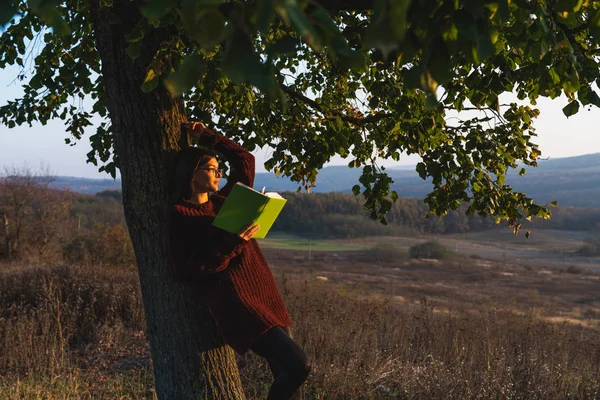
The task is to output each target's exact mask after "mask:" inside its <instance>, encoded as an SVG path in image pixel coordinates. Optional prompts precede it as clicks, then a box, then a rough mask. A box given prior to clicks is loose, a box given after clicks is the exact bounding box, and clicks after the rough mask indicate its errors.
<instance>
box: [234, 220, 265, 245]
mask: <svg viewBox="0 0 600 400" xmlns="http://www.w3.org/2000/svg"><path fill="white" fill-rule="evenodd" d="M259 230H260V225H258V224H255V223H254V222H252V223H250V224H249V225H247V226H246V227H244V228H242V230H241V231H239V232H238V236H239V237H240V238H242V239H244V240H246V241H248V240H250V239H252V236H254V235H255V234H256V232H258V231H259Z"/></svg>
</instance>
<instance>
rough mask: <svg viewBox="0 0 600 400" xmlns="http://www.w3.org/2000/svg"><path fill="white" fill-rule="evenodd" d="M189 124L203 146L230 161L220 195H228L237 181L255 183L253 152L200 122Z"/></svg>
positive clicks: (247, 183)
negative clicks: (228, 170) (227, 175)
mask: <svg viewBox="0 0 600 400" xmlns="http://www.w3.org/2000/svg"><path fill="white" fill-rule="evenodd" d="M187 126H188V131H189V133H190V136H192V137H193V138H195V139H197V140H198V143H199V144H200V145H201V146H205V147H208V148H211V149H213V150H215V151H217V152H219V153H221V154H223V155H224V156H225V158H226V159H227V162H229V166H230V169H231V170H230V172H229V177H228V178H227V184H226V185H225V186H224V187H223V188H222V189H221V190H219V191H218V192H217V194H218V195H221V196H227V195H228V194H229V192H230V191H231V189H232V188H233V185H235V184H236V183H237V182H241V183H243V184H244V185H247V186H250V187H252V186H253V185H254V174H255V163H254V156H253V155H252V153H250V152H249V151H248V150H246V149H244V148H243V147H242V146H240V145H238V144H237V143H235V142H234V141H233V140H231V139H229V138H227V137H225V136H223V135H220V134H218V133H215V132H213V131H212V130H210V129H208V128H207V127H206V126H204V124H202V123H200V122H192V123H190V124H189V125H187Z"/></svg>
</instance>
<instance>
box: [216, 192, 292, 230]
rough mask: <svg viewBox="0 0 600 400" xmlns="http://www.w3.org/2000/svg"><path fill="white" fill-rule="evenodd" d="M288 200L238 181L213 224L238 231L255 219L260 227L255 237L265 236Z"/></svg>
mask: <svg viewBox="0 0 600 400" xmlns="http://www.w3.org/2000/svg"><path fill="white" fill-rule="evenodd" d="M286 202H287V200H286V199H284V198H283V197H281V196H280V195H279V194H277V193H264V189H263V191H262V192H259V191H258V190H255V189H253V188H251V187H249V186H246V185H244V184H243V183H240V182H238V183H236V184H235V185H234V186H233V188H232V189H231V192H229V196H227V199H225V203H223V206H222V207H221V209H220V210H219V213H218V214H217V216H216V217H215V220H214V222H213V226H216V227H217V228H221V229H224V230H226V231H228V232H231V233H238V232H239V231H241V230H242V229H243V228H244V227H245V226H247V225H248V224H250V223H251V222H252V221H255V222H256V223H257V224H259V225H260V229H259V230H258V232H256V234H255V235H254V236H253V238H254V239H262V238H264V237H265V236H266V235H267V233H268V232H269V229H271V226H273V223H274V222H275V220H276V219H277V216H279V213H280V212H281V209H282V208H283V206H284V205H285V203H286Z"/></svg>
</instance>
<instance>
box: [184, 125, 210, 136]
mask: <svg viewBox="0 0 600 400" xmlns="http://www.w3.org/2000/svg"><path fill="white" fill-rule="evenodd" d="M183 126H184V127H185V129H186V130H187V132H188V134H189V135H190V136H191V137H192V138H194V139H200V138H201V137H202V134H203V133H204V130H205V129H206V125H204V124H203V123H202V122H196V121H191V122H184V123H183Z"/></svg>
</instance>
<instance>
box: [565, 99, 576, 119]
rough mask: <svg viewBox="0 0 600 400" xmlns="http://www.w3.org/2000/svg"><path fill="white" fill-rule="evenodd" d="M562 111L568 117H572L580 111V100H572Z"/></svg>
mask: <svg viewBox="0 0 600 400" xmlns="http://www.w3.org/2000/svg"><path fill="white" fill-rule="evenodd" d="M562 111H563V113H564V114H565V115H566V116H567V118H568V117H570V116H571V115H575V114H577V112H578V111H579V102H578V101H577V100H573V101H572V102H570V103H569V104H567V105H566V106H565V107H564V108H563V109H562Z"/></svg>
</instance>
